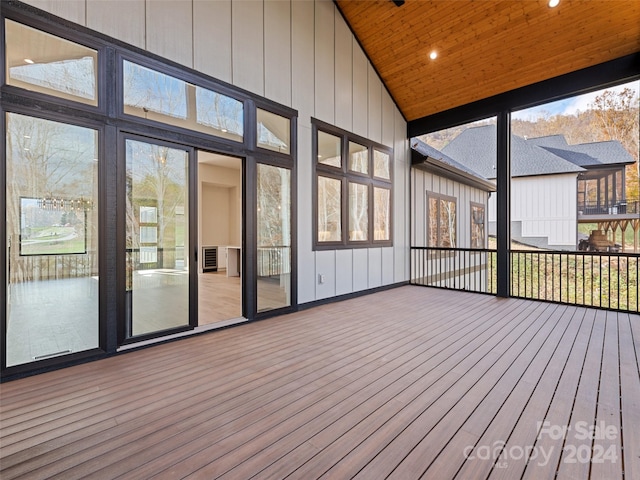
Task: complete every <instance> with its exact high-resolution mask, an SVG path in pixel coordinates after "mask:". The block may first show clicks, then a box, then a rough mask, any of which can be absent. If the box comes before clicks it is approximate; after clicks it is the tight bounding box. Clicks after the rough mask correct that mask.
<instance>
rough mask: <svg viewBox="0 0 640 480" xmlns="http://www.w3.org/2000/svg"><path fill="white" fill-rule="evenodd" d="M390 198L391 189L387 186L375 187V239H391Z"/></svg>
mask: <svg viewBox="0 0 640 480" xmlns="http://www.w3.org/2000/svg"><path fill="white" fill-rule="evenodd" d="M390 199H391V191H390V190H389V189H387V188H377V187H374V189H373V239H374V240H389V239H391V234H390V227H391V221H390V220H391V216H390V211H391V209H390Z"/></svg>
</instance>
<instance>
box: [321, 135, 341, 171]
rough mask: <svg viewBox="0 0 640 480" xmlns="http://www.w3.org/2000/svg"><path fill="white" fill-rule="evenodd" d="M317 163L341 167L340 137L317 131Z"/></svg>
mask: <svg viewBox="0 0 640 480" xmlns="http://www.w3.org/2000/svg"><path fill="white" fill-rule="evenodd" d="M318 163H322V164H323V165H330V166H332V167H338V168H340V167H342V143H341V140H340V137H336V136H335V135H331V134H329V133H325V132H321V131H318Z"/></svg>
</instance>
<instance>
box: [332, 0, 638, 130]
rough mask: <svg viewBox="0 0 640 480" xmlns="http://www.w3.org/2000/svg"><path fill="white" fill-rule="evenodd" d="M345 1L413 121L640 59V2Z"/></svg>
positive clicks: (345, 8) (360, 36)
mask: <svg viewBox="0 0 640 480" xmlns="http://www.w3.org/2000/svg"><path fill="white" fill-rule="evenodd" d="M336 4H337V5H338V7H339V8H340V10H341V11H342V13H343V15H344V16H345V18H346V20H347V22H348V23H349V25H350V26H351V28H352V29H353V31H354V33H355V34H356V36H357V37H358V39H359V41H360V43H361V44H362V46H363V48H364V49H365V51H366V52H367V55H368V56H369V58H370V59H371V61H372V62H373V64H374V65H375V68H376V69H377V70H378V72H379V73H380V75H381V77H382V79H383V81H384V82H385V84H386V86H387V88H388V89H389V91H390V93H391V95H392V96H393V98H394V99H395V101H396V103H397V104H398V106H399V108H400V109H401V111H402V113H403V114H404V116H405V118H406V119H407V120H409V121H411V120H415V119H419V118H422V117H426V116H429V115H432V114H435V113H438V112H442V111H445V110H449V109H451V108H454V107H458V106H461V105H465V104H468V103H471V102H474V101H477V100H481V99H483V98H487V97H491V96H494V95H498V94H501V93H504V92H507V91H510V90H513V89H516V88H519V87H523V86H526V85H531V84H534V83H537V82H540V81H543V80H547V79H549V78H553V77H557V76H559V75H563V74H566V73H569V72H573V71H576V70H580V69H583V68H586V67H590V66H593V65H597V64H600V63H603V62H607V61H610V60H613V59H616V58H619V57H623V56H626V55H629V54H633V53H636V52H640V0H560V4H559V5H558V6H557V7H555V8H550V7H549V6H548V0H475V1H472V0H406V1H405V3H404V4H403V5H402V6H396V5H395V4H394V2H392V1H391V0H336ZM432 51H436V52H437V54H438V56H437V58H436V59H435V60H432V59H430V58H429V54H430V53H431V52H432Z"/></svg>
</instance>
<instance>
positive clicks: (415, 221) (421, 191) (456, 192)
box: [411, 168, 488, 248]
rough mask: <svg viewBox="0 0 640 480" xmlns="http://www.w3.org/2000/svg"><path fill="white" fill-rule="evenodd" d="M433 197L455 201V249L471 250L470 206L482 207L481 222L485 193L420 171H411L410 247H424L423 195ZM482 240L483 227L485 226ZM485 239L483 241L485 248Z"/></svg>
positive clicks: (424, 207) (485, 202) (425, 224)
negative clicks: (474, 204) (437, 195)
mask: <svg viewBox="0 0 640 480" xmlns="http://www.w3.org/2000/svg"><path fill="white" fill-rule="evenodd" d="M428 193H435V194H439V195H446V196H448V197H453V198H455V199H456V241H457V245H456V247H457V248H471V204H472V203H477V204H480V205H484V206H485V222H486V220H487V219H486V213H487V201H488V193H487V192H485V191H484V190H481V189H479V188H475V187H471V186H469V185H465V184H463V183H460V182H456V181H455V180H450V179H448V178H444V177H441V176H439V175H435V174H433V173H430V172H426V171H423V170H418V169H415V168H414V169H413V170H411V225H412V232H411V245H413V246H416V247H427V246H428V244H427V240H428V237H427V194H428ZM485 237H486V225H485ZM486 242H487V239H486V238H485V245H486Z"/></svg>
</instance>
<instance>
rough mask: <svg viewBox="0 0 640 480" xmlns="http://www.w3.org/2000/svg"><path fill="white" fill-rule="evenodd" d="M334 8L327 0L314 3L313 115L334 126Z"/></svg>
mask: <svg viewBox="0 0 640 480" xmlns="http://www.w3.org/2000/svg"><path fill="white" fill-rule="evenodd" d="M334 10H335V6H334V4H333V2H330V1H328V0H317V1H316V3H315V52H316V55H315V60H316V62H315V81H316V90H315V115H316V117H317V118H319V119H320V120H324V121H325V122H328V123H331V124H335V83H334V76H335V74H334V70H335V63H334V62H335V55H334V52H335V47H334V45H335V37H334V31H335V28H334V26H335V25H334V24H335V12H334Z"/></svg>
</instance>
